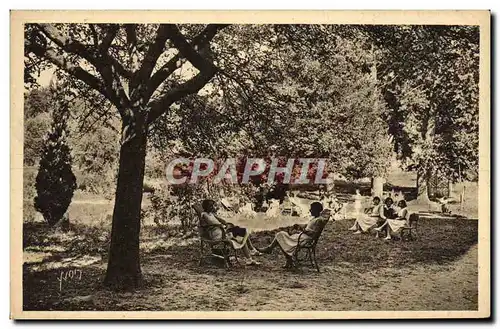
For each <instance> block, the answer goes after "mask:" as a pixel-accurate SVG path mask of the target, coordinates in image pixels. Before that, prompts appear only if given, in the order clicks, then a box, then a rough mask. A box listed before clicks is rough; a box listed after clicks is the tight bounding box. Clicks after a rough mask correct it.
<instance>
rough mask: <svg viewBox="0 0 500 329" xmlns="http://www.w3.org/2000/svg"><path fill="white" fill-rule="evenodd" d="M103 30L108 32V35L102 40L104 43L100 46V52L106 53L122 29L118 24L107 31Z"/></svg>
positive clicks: (112, 25)
mask: <svg viewBox="0 0 500 329" xmlns="http://www.w3.org/2000/svg"><path fill="white" fill-rule="evenodd" d="M102 29H103V30H105V31H106V34H105V35H104V37H103V38H102V42H101V44H100V45H99V52H100V53H105V52H107V51H108V49H109V47H110V46H111V44H112V43H113V40H115V37H116V34H117V33H118V30H119V29H120V27H119V26H118V24H111V25H110V26H109V27H108V28H107V29H106V28H104V27H103V28H102Z"/></svg>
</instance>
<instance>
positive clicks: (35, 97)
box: [23, 88, 52, 166]
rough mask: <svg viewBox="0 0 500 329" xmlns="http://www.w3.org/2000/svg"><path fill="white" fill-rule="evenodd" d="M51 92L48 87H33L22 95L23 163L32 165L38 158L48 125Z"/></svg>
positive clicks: (49, 120) (49, 121)
mask: <svg viewBox="0 0 500 329" xmlns="http://www.w3.org/2000/svg"><path fill="white" fill-rule="evenodd" d="M51 105H52V94H51V92H50V90H49V89H48V88H41V89H35V90H32V91H30V92H27V93H25V95H24V150H23V151H24V152H23V154H24V165H25V166H34V165H35V164H37V163H38V162H39V160H40V154H41V151H42V148H43V144H44V138H45V135H46V133H47V130H48V129H49V127H50V123H51V116H50V108H51Z"/></svg>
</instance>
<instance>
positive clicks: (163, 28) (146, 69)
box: [139, 24, 168, 81]
mask: <svg viewBox="0 0 500 329" xmlns="http://www.w3.org/2000/svg"><path fill="white" fill-rule="evenodd" d="M167 40H168V28H167V25H166V24H161V25H160V26H159V27H158V30H157V31H156V38H155V41H154V43H153V44H151V45H150V46H149V48H148V51H147V53H146V56H145V57H144V60H143V62H142V65H141V68H140V73H139V75H140V77H141V79H142V81H146V80H147V79H148V78H149V77H150V76H151V72H152V71H153V69H154V67H155V65H156V61H157V60H158V58H159V57H160V55H161V54H162V52H163V48H164V47H165V42H167Z"/></svg>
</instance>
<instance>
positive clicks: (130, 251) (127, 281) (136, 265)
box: [104, 118, 147, 290]
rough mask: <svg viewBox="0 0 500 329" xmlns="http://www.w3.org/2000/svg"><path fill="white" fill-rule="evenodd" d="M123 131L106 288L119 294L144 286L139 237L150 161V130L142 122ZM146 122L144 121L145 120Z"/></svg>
mask: <svg viewBox="0 0 500 329" xmlns="http://www.w3.org/2000/svg"><path fill="white" fill-rule="evenodd" d="M132 120H134V122H133V123H132V124H131V123H129V124H124V125H123V128H122V146H121V149H120V161H119V168H118V182H117V186H116V196H115V206H114V211H113V224H112V231H111V245H110V250H109V259H108V268H107V271H106V277H105V279H104V284H105V285H106V286H107V287H110V288H112V289H115V290H131V289H134V288H137V287H138V286H139V284H140V282H141V277H142V275H141V267H140V262H139V233H140V227H141V220H140V215H141V203H142V189H143V180H144V164H145V157H146V144H147V138H146V127H145V123H144V122H142V123H141V122H140V121H141V120H140V119H137V118H133V119H131V121H132ZM142 121H144V120H142Z"/></svg>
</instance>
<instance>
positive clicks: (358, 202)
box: [354, 189, 363, 219]
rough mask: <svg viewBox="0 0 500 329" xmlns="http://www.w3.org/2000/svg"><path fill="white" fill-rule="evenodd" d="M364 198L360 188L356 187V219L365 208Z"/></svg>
mask: <svg viewBox="0 0 500 329" xmlns="http://www.w3.org/2000/svg"><path fill="white" fill-rule="evenodd" d="M362 198H363V197H362V196H361V193H359V189H356V195H355V196H354V216H355V218H356V219H357V218H358V217H359V215H361V213H362V210H363V205H362V204H361V200H362Z"/></svg>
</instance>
